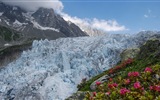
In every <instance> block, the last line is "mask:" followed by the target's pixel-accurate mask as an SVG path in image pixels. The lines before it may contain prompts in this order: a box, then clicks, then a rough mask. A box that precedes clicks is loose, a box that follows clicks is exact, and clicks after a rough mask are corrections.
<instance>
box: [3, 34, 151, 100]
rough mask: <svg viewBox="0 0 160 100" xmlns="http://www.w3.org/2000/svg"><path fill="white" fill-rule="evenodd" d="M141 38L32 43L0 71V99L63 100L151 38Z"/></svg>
mask: <svg viewBox="0 0 160 100" xmlns="http://www.w3.org/2000/svg"><path fill="white" fill-rule="evenodd" d="M143 35H145V36H142V35H136V36H134V35H125V34H111V35H109V34H108V35H106V36H99V37H78V38H64V39H63V38H62V39H57V40H52V41H48V40H44V41H43V40H40V41H34V42H33V45H32V49H31V50H28V51H24V52H23V53H22V55H21V57H20V58H19V59H17V60H16V61H14V62H12V63H10V64H8V65H7V66H5V67H4V68H3V69H0V100H13V99H14V100H64V99H65V98H67V97H68V96H70V95H71V94H72V93H74V92H76V90H77V88H76V87H77V84H79V83H80V81H81V80H82V79H83V78H87V79H89V78H91V77H93V76H95V75H97V74H99V73H101V72H102V71H104V70H106V69H108V68H110V67H112V66H113V65H114V64H116V63H117V62H118V61H119V54H120V52H122V51H123V50H124V49H126V48H130V47H136V46H138V45H139V44H141V43H142V42H144V41H146V40H147V39H148V38H149V37H151V36H153V34H152V35H151V34H148V35H147V34H143ZM142 38H143V39H142ZM141 40H143V41H141Z"/></svg>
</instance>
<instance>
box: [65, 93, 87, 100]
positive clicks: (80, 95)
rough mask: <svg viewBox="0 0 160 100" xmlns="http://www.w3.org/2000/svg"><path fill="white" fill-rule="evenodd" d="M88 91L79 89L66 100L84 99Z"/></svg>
mask: <svg viewBox="0 0 160 100" xmlns="http://www.w3.org/2000/svg"><path fill="white" fill-rule="evenodd" d="M85 95H86V92H82V91H77V93H74V94H73V95H72V96H70V97H69V98H67V99H66V100H83V99H84V98H85Z"/></svg>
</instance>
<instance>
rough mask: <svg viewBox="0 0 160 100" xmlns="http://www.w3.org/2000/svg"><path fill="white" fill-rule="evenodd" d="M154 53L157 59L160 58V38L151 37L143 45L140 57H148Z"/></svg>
mask: <svg viewBox="0 0 160 100" xmlns="http://www.w3.org/2000/svg"><path fill="white" fill-rule="evenodd" d="M150 55H152V56H153V57H154V58H156V59H157V60H158V59H160V40H159V39H151V40H148V41H147V42H146V43H145V44H144V45H143V46H141V47H140V53H139V54H138V59H143V58H147V57H148V56H150Z"/></svg>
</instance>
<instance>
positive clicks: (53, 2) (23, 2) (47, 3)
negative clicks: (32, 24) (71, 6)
mask: <svg viewBox="0 0 160 100" xmlns="http://www.w3.org/2000/svg"><path fill="white" fill-rule="evenodd" d="M0 1H2V2H4V3H6V4H9V5H13V6H19V7H21V8H23V9H25V10H27V11H36V10H37V9H38V8H39V7H44V8H53V9H54V10H55V11H57V12H61V11H62V10H63V4H62V2H61V1H59V0H0Z"/></svg>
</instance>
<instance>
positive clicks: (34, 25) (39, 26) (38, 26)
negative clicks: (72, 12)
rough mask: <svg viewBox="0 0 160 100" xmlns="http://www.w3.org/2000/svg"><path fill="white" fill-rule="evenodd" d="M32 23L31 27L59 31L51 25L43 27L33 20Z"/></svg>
mask: <svg viewBox="0 0 160 100" xmlns="http://www.w3.org/2000/svg"><path fill="white" fill-rule="evenodd" d="M32 23H33V27H35V28H37V29H41V30H52V31H56V32H59V30H58V29H55V28H52V27H43V26H41V25H39V24H38V23H37V22H35V21H32Z"/></svg>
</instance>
